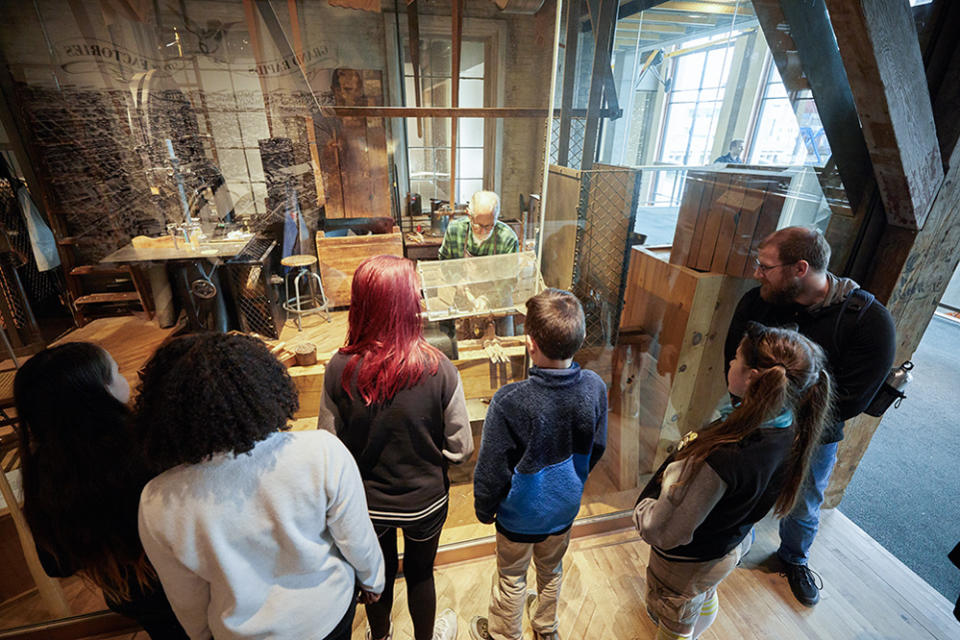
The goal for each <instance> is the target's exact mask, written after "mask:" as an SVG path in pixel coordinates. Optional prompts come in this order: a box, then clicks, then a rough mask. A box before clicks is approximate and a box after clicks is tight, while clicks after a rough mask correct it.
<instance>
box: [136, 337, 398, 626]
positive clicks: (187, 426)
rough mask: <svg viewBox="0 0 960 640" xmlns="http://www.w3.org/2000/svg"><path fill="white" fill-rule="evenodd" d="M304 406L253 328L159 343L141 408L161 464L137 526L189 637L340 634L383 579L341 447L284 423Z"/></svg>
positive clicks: (357, 484)
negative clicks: (241, 332)
mask: <svg viewBox="0 0 960 640" xmlns="http://www.w3.org/2000/svg"><path fill="white" fill-rule="evenodd" d="M297 406H298V401H297V390H296V388H295V387H294V386H293V382H292V381H291V380H290V376H289V375H288V374H287V370H286V369H285V368H284V366H283V365H282V364H280V362H279V361H278V360H277V359H276V358H275V357H274V356H273V355H272V354H271V353H270V351H269V350H268V349H267V347H266V345H264V344H263V342H261V341H260V340H257V339H255V338H251V337H249V336H244V335H232V334H219V333H207V334H197V335H192V336H187V337H184V338H178V339H177V340H174V341H173V342H170V343H169V344H167V345H166V346H164V347H162V348H161V349H160V350H159V351H157V353H156V355H154V357H153V358H152V359H151V360H150V362H148V363H147V366H146V368H145V370H144V373H143V381H142V385H141V391H140V395H139V397H138V398H137V403H136V414H137V421H138V423H139V425H138V426H139V429H140V430H141V431H142V432H143V438H144V443H145V449H146V452H147V456H148V459H149V460H151V462H155V463H156V464H157V465H159V466H160V467H161V468H164V467H165V468H167V470H166V471H164V472H163V473H161V474H160V475H159V476H157V477H156V478H154V479H153V480H151V481H150V482H149V483H147V486H146V487H144V489H143V494H142V496H141V498H140V522H139V524H140V537H141V539H142V540H143V546H144V548H145V549H146V551H147V556H148V557H149V558H150V561H151V562H153V565H154V566H155V567H156V569H157V574H158V575H159V576H160V581H161V582H162V583H163V585H164V588H165V589H166V591H167V593H168V594H169V595H170V604H171V605H173V610H174V611H175V612H176V614H177V617H178V618H179V619H180V622H181V623H183V626H184V628H185V629H186V630H187V632H188V633H189V634H190V637H191V638H195V639H196V638H210V637H211V636H213V637H215V638H217V640H225V639H229V638H317V639H320V638H324V639H325V640H333V639H336V640H348V639H349V638H350V633H351V628H352V625H353V617H354V612H355V610H356V602H357V595H358V591H359V597H360V601H361V602H372V601H374V600H376V599H377V598H378V597H379V595H378V594H379V593H381V592H382V591H383V555H382V554H381V553H380V546H379V545H378V544H377V537H376V535H375V534H374V532H373V527H372V526H371V524H370V519H369V518H368V517H367V503H366V500H365V499H364V497H363V483H362V481H361V479H360V473H359V472H358V471H357V465H356V464H355V463H354V461H353V458H352V457H351V456H350V452H348V451H347V449H346V447H344V446H343V444H342V443H341V442H340V441H339V440H337V439H336V438H335V437H333V436H331V435H330V434H329V433H324V432H322V431H299V432H295V433H287V432H286V431H285V430H286V429H287V428H288V426H287V424H288V421H289V420H291V419H292V418H293V413H294V411H296V409H297Z"/></svg>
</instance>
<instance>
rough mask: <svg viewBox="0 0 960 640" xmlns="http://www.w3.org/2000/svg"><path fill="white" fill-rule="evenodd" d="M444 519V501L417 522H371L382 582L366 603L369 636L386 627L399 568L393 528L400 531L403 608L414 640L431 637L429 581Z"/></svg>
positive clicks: (433, 600) (381, 633)
mask: <svg viewBox="0 0 960 640" xmlns="http://www.w3.org/2000/svg"><path fill="white" fill-rule="evenodd" d="M446 519H447V505H444V506H443V509H441V510H438V511H437V512H436V513H433V514H430V515H429V516H427V517H425V518H423V519H422V520H420V521H418V522H412V523H406V524H405V525H403V526H402V527H393V526H383V525H380V524H379V523H378V522H374V530H375V531H376V532H377V537H378V539H379V540H380V550H381V551H383V560H384V564H385V565H386V566H385V569H386V570H385V573H386V586H385V587H384V590H383V595H381V596H380V600H378V601H377V602H374V603H373V604H368V605H366V609H367V621H368V622H369V623H370V631H371V637H372V638H374V639H375V640H378V639H379V638H383V637H385V636H386V635H387V633H389V631H390V612H391V610H392V609H393V583H394V581H395V580H396V578H397V571H398V569H399V564H400V561H399V554H398V552H397V528H400V529H401V530H402V531H403V578H404V580H406V583H407V609H408V610H409V611H410V618H411V620H412V621H413V637H414V639H415V640H429V639H430V638H432V637H433V623H434V618H435V616H436V613H437V592H436V589H435V587H434V583H433V561H434V559H435V558H436V557H437V546H438V545H439V543H440V533H441V532H442V529H443V522H444V520H446Z"/></svg>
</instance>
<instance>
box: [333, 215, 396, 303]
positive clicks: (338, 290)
mask: <svg viewBox="0 0 960 640" xmlns="http://www.w3.org/2000/svg"><path fill="white" fill-rule="evenodd" d="M383 254H387V255H392V256H400V257H403V234H402V233H401V232H400V227H397V226H394V227H393V229H392V230H391V232H390V233H374V234H370V235H365V236H345V237H341V238H328V237H327V236H326V234H325V233H324V232H323V231H317V259H318V260H319V261H320V277H321V279H322V280H323V282H324V283H326V294H327V300H328V301H329V304H330V307H331V308H336V307H346V306H349V305H350V287H351V285H352V284H353V273H354V272H355V271H356V270H357V267H359V266H360V263H361V262H363V261H364V260H366V259H367V258H369V257H371V256H379V255H383Z"/></svg>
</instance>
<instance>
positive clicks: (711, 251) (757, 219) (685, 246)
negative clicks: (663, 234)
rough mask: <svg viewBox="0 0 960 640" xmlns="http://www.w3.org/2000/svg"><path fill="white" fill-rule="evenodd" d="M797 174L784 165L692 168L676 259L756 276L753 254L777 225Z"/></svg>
mask: <svg viewBox="0 0 960 640" xmlns="http://www.w3.org/2000/svg"><path fill="white" fill-rule="evenodd" d="M793 175H794V174H791V173H789V172H786V171H782V170H779V169H778V168H774V170H773V171H764V170H746V169H741V168H735V169H696V170H690V171H688V172H687V178H686V182H685V184H684V190H683V199H682V201H681V203H680V211H679V213H678V218H677V231H676V235H675V236H674V240H673V247H672V249H671V251H670V262H671V264H676V265H683V266H687V267H690V268H691V269H697V270H699V271H712V272H714V273H725V274H727V275H731V276H735V277H744V278H746V277H750V275H751V274H752V273H753V266H754V265H753V261H752V259H751V256H752V255H753V254H754V252H755V251H756V248H757V245H758V244H759V243H760V241H761V240H763V238H765V237H766V236H767V235H769V234H770V233H773V232H774V231H775V230H776V229H777V227H778V223H779V222H780V217H781V213H782V212H783V209H784V205H785V203H786V199H787V196H786V194H787V192H788V191H789V188H790V182H791V180H792V179H793Z"/></svg>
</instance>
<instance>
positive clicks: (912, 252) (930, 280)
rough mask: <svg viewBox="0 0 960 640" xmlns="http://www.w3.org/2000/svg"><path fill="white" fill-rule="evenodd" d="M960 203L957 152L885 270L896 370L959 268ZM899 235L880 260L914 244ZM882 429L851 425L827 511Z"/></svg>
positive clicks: (863, 422) (863, 420) (870, 423)
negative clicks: (923, 216) (918, 225)
mask: <svg viewBox="0 0 960 640" xmlns="http://www.w3.org/2000/svg"><path fill="white" fill-rule="evenodd" d="M957 202H960V147H958V148H955V149H954V152H953V156H952V157H951V158H950V168H949V170H948V172H947V176H946V180H945V181H944V183H943V187H942V188H941V189H940V193H939V194H938V195H937V198H936V200H934V202H933V206H932V207H931V208H930V215H929V216H928V217H927V220H926V223H925V224H924V226H923V229H922V230H921V231H920V232H919V233H916V235H915V237H914V238H913V241H912V244H908V246H909V251H906V252H900V254H901V255H900V257H899V258H898V260H897V263H896V270H897V273H896V274H892V275H891V274H890V270H883V269H881V270H880V271H883V272H884V273H885V274H887V275H891V277H893V278H894V279H895V282H896V284H895V286H894V287H893V293H892V295H891V296H890V301H889V302H888V303H887V308H888V309H889V310H890V313H891V314H892V315H893V318H894V324H895V326H896V329H897V352H896V357H895V358H894V364H900V363H901V362H903V361H904V360H907V359H909V358H911V357H912V356H913V353H914V351H916V349H917V346H918V345H919V344H920V339H921V338H922V337H923V333H924V331H926V329H927V325H929V324H930V319H931V318H932V317H933V314H934V311H936V308H937V303H938V302H939V301H940V298H941V296H943V292H944V290H945V289H946V288H947V283H948V282H949V280H950V276H951V274H952V273H953V272H954V271H955V270H956V268H957V263H958V262H960V211H958V209H957ZM896 231H897V232H899V233H897V234H896V235H895V237H888V238H887V241H886V242H885V243H884V246H881V250H880V252H879V255H880V259H881V260H884V259H885V255H889V254H887V253H886V252H885V251H884V247H885V246H894V245H902V244H903V243H904V242H908V243H909V239H908V238H904V237H902V236H903V234H904V233H910V232H908V231H907V230H905V229H898V230H896ZM880 264H882V262H881V263H880ZM879 424H880V419H879V418H873V417H870V416H867V415H863V414H862V415H860V416H858V417H857V418H854V419H853V420H849V421H847V426H846V428H845V429H844V435H845V439H844V440H843V441H842V442H841V443H840V449H839V452H838V454H837V466H836V467H835V468H834V470H833V475H832V476H831V478H830V486H829V487H827V491H826V494H825V502H824V505H825V506H827V507H835V506H837V504H839V503H840V500H841V499H842V498H843V493H844V491H845V490H846V488H847V485H848V484H849V483H850V480H851V478H853V473H854V471H856V469H857V466H858V465H859V464H860V460H861V459H862V458H863V454H864V453H865V452H866V450H867V445H869V444H870V439H871V438H872V437H873V433H874V432H875V431H876V430H877V426H878V425H879Z"/></svg>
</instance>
